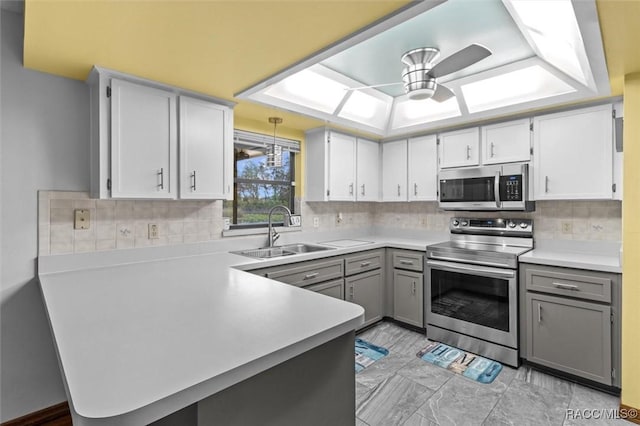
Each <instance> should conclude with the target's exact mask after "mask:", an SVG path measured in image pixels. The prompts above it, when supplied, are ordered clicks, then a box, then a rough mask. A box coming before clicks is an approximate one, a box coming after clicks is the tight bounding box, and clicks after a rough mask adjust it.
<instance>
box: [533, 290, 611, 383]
mask: <svg viewBox="0 0 640 426" xmlns="http://www.w3.org/2000/svg"><path fill="white" fill-rule="evenodd" d="M526 309H527V322H528V327H527V360H529V361H531V362H535V363H538V364H540V365H544V366H547V367H551V368H555V369H557V370H562V371H565V372H567V373H571V374H575V375H576V376H580V377H584V378H587V379H590V380H594V381H596V382H599V383H604V384H606V385H610V384H611V320H610V318H611V308H610V307H609V306H608V305H601V304H597V303H590V302H581V301H578V300H573V299H568V298H562V297H554V296H546V295H541V294H535V293H531V292H529V293H527V296H526Z"/></svg>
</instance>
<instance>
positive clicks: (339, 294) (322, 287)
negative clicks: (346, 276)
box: [304, 280, 344, 300]
mask: <svg viewBox="0 0 640 426" xmlns="http://www.w3.org/2000/svg"><path fill="white" fill-rule="evenodd" d="M304 289H305V290H311V291H315V292H316V293H320V294H324V295H325V296H330V297H335V298H336V299H340V300H344V280H335V281H329V282H328V283H322V284H315V285H310V286H309V287H304Z"/></svg>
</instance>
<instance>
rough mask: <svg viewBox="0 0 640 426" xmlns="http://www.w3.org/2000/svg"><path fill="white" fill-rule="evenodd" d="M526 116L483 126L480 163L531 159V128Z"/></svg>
mask: <svg viewBox="0 0 640 426" xmlns="http://www.w3.org/2000/svg"><path fill="white" fill-rule="evenodd" d="M530 124H531V122H530V120H529V119H528V118H526V119H523V120H518V121H508V122H506V123H498V124H493V125H490V126H483V127H482V128H481V131H482V138H481V139H482V164H497V163H512V162H516V161H530V160H531V130H530Z"/></svg>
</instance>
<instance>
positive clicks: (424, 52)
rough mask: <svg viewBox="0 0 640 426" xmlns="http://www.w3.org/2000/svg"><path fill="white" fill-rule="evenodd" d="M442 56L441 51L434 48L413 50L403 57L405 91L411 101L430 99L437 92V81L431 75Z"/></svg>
mask: <svg viewBox="0 0 640 426" xmlns="http://www.w3.org/2000/svg"><path fill="white" fill-rule="evenodd" d="M438 56H440V51H439V50H438V49H436V48H433V47H422V48H419V49H413V50H410V51H408V52H407V53H405V54H404V55H402V62H403V63H404V64H405V67H404V69H403V70H402V82H403V83H404V91H405V92H406V93H407V94H408V95H409V99H415V100H420V99H428V98H430V97H432V96H433V94H434V93H435V91H436V87H437V84H436V79H435V78H434V77H431V76H430V75H429V71H431V68H433V62H434V61H435V60H436V59H438Z"/></svg>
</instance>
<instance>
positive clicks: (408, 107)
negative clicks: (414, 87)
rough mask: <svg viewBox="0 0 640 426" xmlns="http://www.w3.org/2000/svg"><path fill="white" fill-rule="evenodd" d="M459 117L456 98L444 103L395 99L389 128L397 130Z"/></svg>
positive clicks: (428, 100) (427, 100) (429, 100)
mask: <svg viewBox="0 0 640 426" xmlns="http://www.w3.org/2000/svg"><path fill="white" fill-rule="evenodd" d="M459 115H460V107H459V106H458V102H457V101H456V98H451V99H449V100H448V101H445V102H436V101H434V100H433V99H426V100H422V101H415V100H410V99H409V98H405V99H402V100H400V99H397V100H396V107H395V110H394V113H393V118H392V122H391V127H392V128H394V129H397V128H401V127H409V126H416V125H419V124H425V123H430V122H432V121H437V120H444V119H446V118H452V117H458V116H459Z"/></svg>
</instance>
